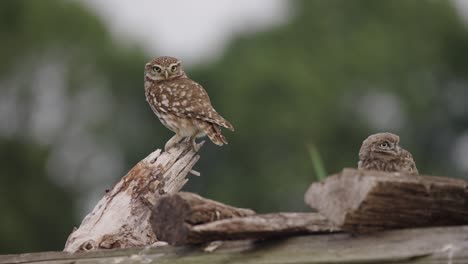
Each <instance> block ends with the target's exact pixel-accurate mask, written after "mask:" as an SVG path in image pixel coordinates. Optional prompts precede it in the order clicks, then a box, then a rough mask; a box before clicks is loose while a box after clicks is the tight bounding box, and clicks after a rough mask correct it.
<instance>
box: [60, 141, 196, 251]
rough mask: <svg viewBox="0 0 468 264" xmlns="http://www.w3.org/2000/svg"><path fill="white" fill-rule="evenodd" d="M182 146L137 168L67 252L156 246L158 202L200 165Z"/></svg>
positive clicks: (86, 221)
mask: <svg viewBox="0 0 468 264" xmlns="http://www.w3.org/2000/svg"><path fill="white" fill-rule="evenodd" d="M198 159H199V156H198V154H197V153H196V152H195V151H194V150H193V149H192V147H191V145H190V144H188V143H186V142H183V143H181V144H179V145H178V146H176V147H175V148H173V149H171V150H170V151H169V152H162V153H161V150H156V151H154V152H153V153H151V154H150V155H149V156H148V157H146V158H145V159H143V160H142V161H141V162H140V163H138V164H137V165H135V167H133V168H132V169H131V170H130V171H129V172H128V173H127V175H125V177H123V178H122V179H121V180H120V181H119V182H118V183H117V184H116V185H115V186H114V187H113V188H112V190H110V191H109V192H108V193H106V194H105V195H104V197H103V198H102V199H101V200H100V201H99V202H98V204H97V205H96V207H95V208H94V209H93V211H92V212H91V213H89V214H88V215H87V216H86V217H85V218H84V219H83V222H82V223H81V225H80V227H79V228H78V229H76V230H74V231H73V232H72V233H71V234H70V236H69V237H68V239H67V242H66V244H65V249H64V251H66V252H78V251H90V250H96V249H112V248H127V247H135V246H146V245H151V244H153V243H155V242H156V241H157V240H156V236H155V234H154V233H153V231H152V229H151V226H150V223H149V217H150V215H151V209H152V207H153V204H154V203H155V201H156V199H157V198H158V197H160V196H161V195H164V194H167V193H175V192H178V191H179V190H180V189H181V188H182V186H183V185H184V184H185V183H186V182H187V181H188V179H187V178H186V176H187V174H188V173H189V172H190V171H191V170H192V167H193V166H194V165H195V163H196V162H197V161H198Z"/></svg>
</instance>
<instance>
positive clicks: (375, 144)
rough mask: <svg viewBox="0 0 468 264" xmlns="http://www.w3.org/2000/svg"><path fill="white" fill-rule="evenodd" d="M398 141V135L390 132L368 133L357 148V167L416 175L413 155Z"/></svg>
mask: <svg viewBox="0 0 468 264" xmlns="http://www.w3.org/2000/svg"><path fill="white" fill-rule="evenodd" d="M399 143H400V137H399V136H397V135H395V134H392V133H378V134H374V135H370V136H369V137H368V138H366V139H365V140H364V142H363V143H362V146H361V149H360V150H359V162H358V168H359V169H366V170H378V171H386V172H402V173H405V174H409V175H418V169H417V168H416V163H415V162H414V160H413V156H412V155H411V153H409V152H408V151H407V150H405V149H403V148H402V147H400V145H399Z"/></svg>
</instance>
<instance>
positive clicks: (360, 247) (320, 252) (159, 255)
mask: <svg viewBox="0 0 468 264" xmlns="http://www.w3.org/2000/svg"><path fill="white" fill-rule="evenodd" d="M467 234H468V226H456V227H439V228H418V229H406V230H389V231H383V232H378V233H371V234H361V235H350V234H345V233H339V234H328V235H309V236H298V237H290V238H285V239H273V240H264V241H257V242H253V241H242V242H240V241H233V242H225V243H224V244H223V245H222V246H221V247H220V248H219V249H217V250H216V251H214V252H213V253H205V252H203V251H202V250H201V247H193V246H190V247H172V246H166V247H160V248H134V249H124V250H122V249H119V250H105V251H95V252H84V253H76V254H67V253H62V252H52V253H32V254H23V255H6V256H0V264H6V263H39V262H40V263H56V264H66V263H68V264H69V263H75V264H87V263H102V264H115V263H146V264H150V263H160V264H165V263H174V264H195V263H232V264H236V263H246V264H253V263H273V264H275V263H278V264H279V263H311V264H314V263H344V264H346V263H401V264H416V263H417V264H421V263H428V264H435V263H450V264H462V263H463V264H466V263H468V241H467V239H466V238H467Z"/></svg>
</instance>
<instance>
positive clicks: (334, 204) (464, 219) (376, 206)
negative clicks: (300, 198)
mask: <svg viewBox="0 0 468 264" xmlns="http://www.w3.org/2000/svg"><path fill="white" fill-rule="evenodd" d="M467 186H468V182H467V181H463V180H459V179H453V178H444V177H433V176H406V175H400V174H398V173H384V172H377V171H364V170H355V169H344V170H343V171H342V172H341V173H339V174H337V175H334V176H330V177H328V178H326V179H325V180H324V181H322V182H318V183H313V184H312V185H311V186H310V188H309V190H308V191H307V192H306V194H305V201H306V203H307V204H308V205H310V206H311V207H312V208H315V209H317V210H318V211H319V212H320V213H321V214H323V215H324V216H325V217H327V218H328V219H329V220H330V221H332V222H333V223H335V224H336V225H337V226H340V227H342V228H343V229H344V230H348V231H353V232H371V231H376V230H382V229H394V228H408V227H429V226H449V225H464V224H465V225H466V224H468V187H467Z"/></svg>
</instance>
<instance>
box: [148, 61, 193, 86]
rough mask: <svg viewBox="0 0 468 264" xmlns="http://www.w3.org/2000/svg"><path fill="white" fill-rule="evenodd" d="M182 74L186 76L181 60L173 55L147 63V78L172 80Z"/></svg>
mask: <svg viewBox="0 0 468 264" xmlns="http://www.w3.org/2000/svg"><path fill="white" fill-rule="evenodd" d="M181 76H185V73H184V71H183V70H182V66H181V62H180V60H178V59H176V58H173V57H168V56H163V57H159V58H156V59H154V60H152V61H150V62H148V63H146V65H145V78H148V79H151V80H153V81H162V80H170V79H174V78H178V77H181Z"/></svg>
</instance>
